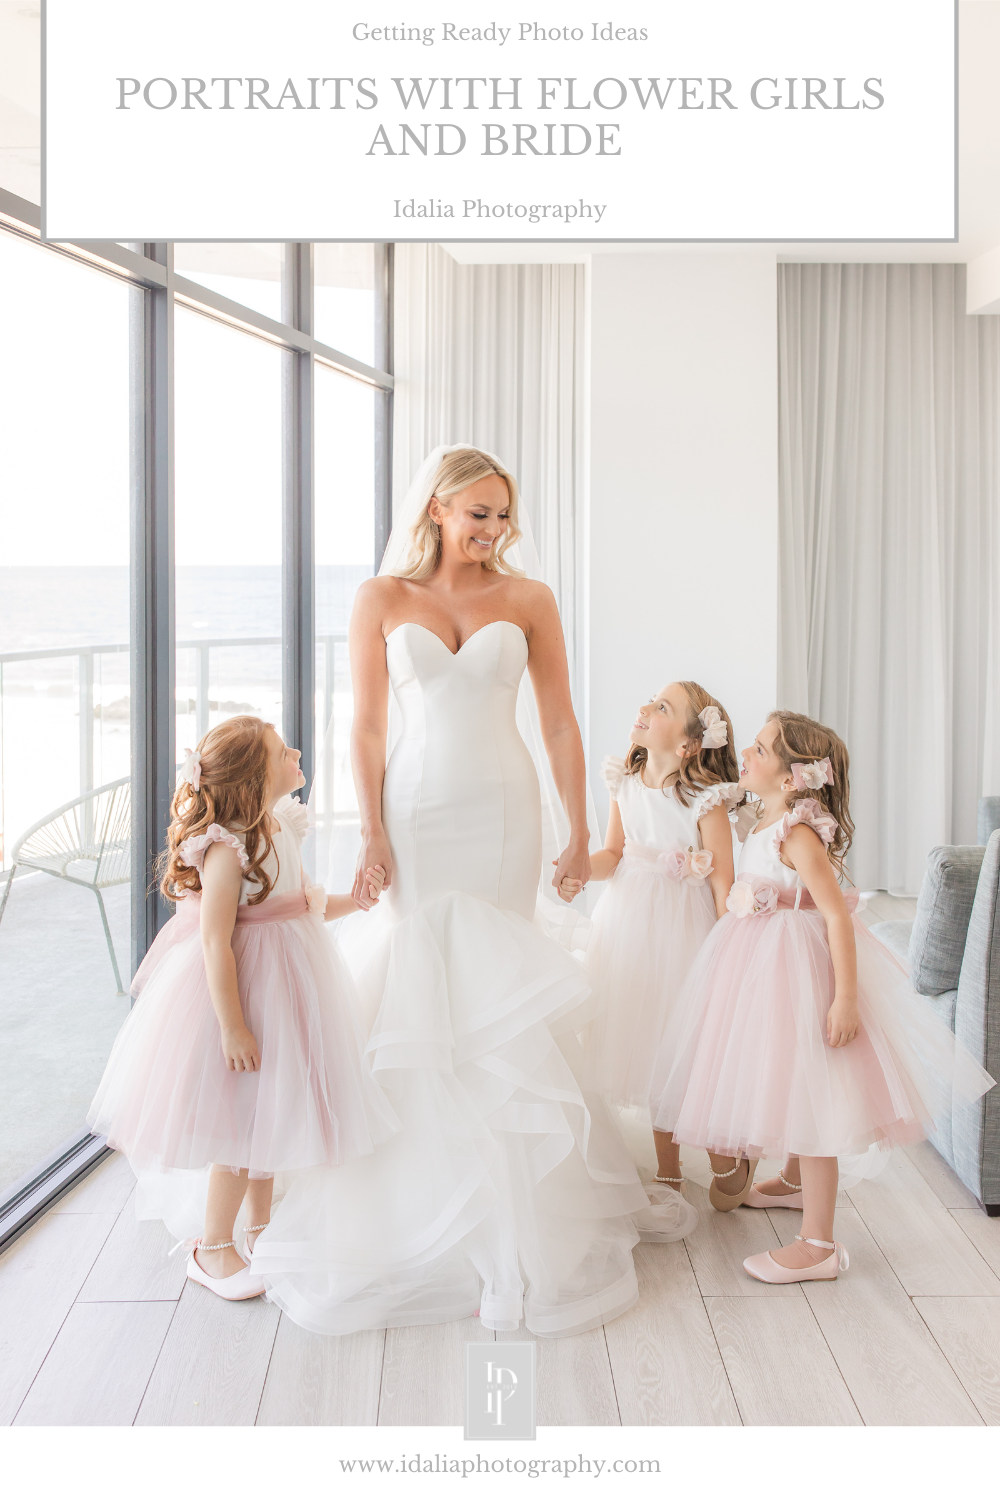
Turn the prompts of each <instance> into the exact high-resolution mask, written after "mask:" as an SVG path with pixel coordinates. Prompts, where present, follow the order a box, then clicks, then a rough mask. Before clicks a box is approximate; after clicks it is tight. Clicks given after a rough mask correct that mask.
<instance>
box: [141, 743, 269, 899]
mask: <svg viewBox="0 0 1000 1500" xmlns="http://www.w3.org/2000/svg"><path fill="white" fill-rule="evenodd" d="M273 728H274V725H273V724H267V723H265V722H264V720H263V719H258V718H256V717H255V716H254V715H252V714H236V715H234V717H233V718H231V719H224V720H223V722H222V723H221V724H217V725H216V726H215V728H214V729H210V730H209V731H208V733H207V734H206V735H204V736H203V737H202V739H201V740H200V742H199V744H198V755H199V758H200V760H201V776H200V777H199V787H198V790H197V791H195V789H194V787H193V786H192V785H191V783H190V782H188V781H183V782H181V784H180V786H179V787H178V788H177V790H176V792H175V793H174V796H173V801H172V802H171V804H170V826H169V828H168V829H167V847H166V848H165V849H164V850H163V851H162V852H161V854H160V856H159V858H158V859H157V861H156V873H157V875H158V876H159V877H160V890H161V891H162V892H163V894H164V896H165V897H166V898H167V900H168V901H178V900H180V899H182V898H183V897H184V896H186V895H187V893H188V891H193V892H198V891H200V890H201V876H200V875H199V873H198V871H197V870H196V869H195V868H194V866H193V865H187V864H185V863H184V861H183V860H182V859H181V856H180V846H181V844H183V842H184V840H185V839H189V838H193V837H194V836H195V835H197V834H199V833H204V832H205V830H206V829H207V828H209V827H210V826H211V824H213V823H219V824H221V826H222V827H223V828H228V829H236V830H237V831H238V832H239V836H240V838H241V839H242V841H243V845H244V847H245V849H246V852H247V861H248V863H247V867H246V869H245V870H244V871H243V878H244V880H249V881H250V882H251V883H252V884H254V885H259V886H260V890H259V891H255V892H254V894H253V895H252V896H251V897H250V899H249V902H248V905H250V906H257V905H259V903H260V902H261V901H266V900H267V898H268V896H269V895H270V894H271V878H270V876H269V875H268V873H267V871H266V870H265V869H264V868H263V865H264V861H265V860H266V859H267V857H268V855H269V854H270V853H271V851H272V849H273V848H274V845H273V843H272V842H271V834H270V830H269V827H268V819H267V818H266V816H265V814H266V813H267V803H268V795H269V785H270V767H269V765H268V753H267V740H266V738H265V736H266V734H267V731H268V730H269V729H273Z"/></svg>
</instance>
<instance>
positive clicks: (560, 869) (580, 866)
mask: <svg viewBox="0 0 1000 1500" xmlns="http://www.w3.org/2000/svg"><path fill="white" fill-rule="evenodd" d="M552 863H553V864H554V865H555V867H556V873H555V874H554V875H553V877H552V884H553V885H554V887H555V889H556V890H557V891H558V892H559V896H560V899H561V900H563V901H567V902H568V901H572V900H573V896H571V895H570V894H569V891H570V890H573V888H574V887H575V886H576V885H577V884H579V889H580V890H582V889H583V887H584V886H585V885H586V884H587V881H588V880H589V879H590V850H589V848H588V847H587V844H586V843H581V844H568V845H567V847H566V848H565V849H564V850H563V852H562V853H561V854H560V856H559V858H558V859H557V860H553V861H552ZM563 881H566V882H567V887H566V889H565V890H564V889H563ZM575 894H576V891H575V890H574V895H575Z"/></svg>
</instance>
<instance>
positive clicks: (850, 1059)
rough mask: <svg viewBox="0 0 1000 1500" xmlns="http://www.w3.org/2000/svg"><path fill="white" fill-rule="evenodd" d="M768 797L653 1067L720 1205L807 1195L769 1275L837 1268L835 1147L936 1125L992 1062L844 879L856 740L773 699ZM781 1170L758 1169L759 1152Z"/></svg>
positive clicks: (764, 783) (656, 1107) (765, 1276)
mask: <svg viewBox="0 0 1000 1500" xmlns="http://www.w3.org/2000/svg"><path fill="white" fill-rule="evenodd" d="M743 756H744V767H743V774H742V776H741V778H740V786H741V787H743V788H745V790H746V791H748V792H749V793H751V794H752V795H753V796H754V797H756V798H758V799H759V800H758V813H759V816H758V819H757V823H756V826H755V827H754V828H753V830H752V831H751V832H750V833H749V834H748V835H747V838H746V841H745V843H744V845H743V851H742V854H741V856H740V864H739V874H738V877H737V880H736V883H735V884H734V886H733V888H732V891H731V892H730V894H729V898H728V901H727V906H728V912H727V915H726V916H725V917H724V918H723V919H722V921H720V922H719V923H718V925H717V926H716V927H715V928H714V930H713V931H712V933H711V935H710V936H709V938H708V940H707V941H706V943H705V945H704V947H703V948H702V950H701V952H700V953H699V955H698V957H697V959H696V960H695V962H694V964H693V966H692V968H691V972H690V973H689V975H688V978H687V982H686V984H685V987H684V991H683V993H682V995H681V996H680V999H679V1001H678V1004H677V1007H676V1009H675V1012H674V1024H672V1025H671V1026H670V1027H668V1029H667V1033H666V1034H665V1036H664V1039H663V1043H662V1045H661V1048H660V1055H659V1058H658V1059H657V1064H656V1068H655V1071H654V1079H653V1084H652V1100H651V1105H650V1108H651V1111H652V1114H653V1121H654V1124H655V1126H656V1128H657V1129H660V1130H670V1131H672V1132H673V1133H674V1135H675V1137H676V1138H678V1139H680V1140H681V1141H685V1142H691V1143H692V1144H695V1145H700V1146H705V1147H707V1148H708V1150H709V1153H710V1155H711V1158H712V1169H713V1172H714V1173H715V1174H716V1175H715V1179H714V1181H713V1184H712V1190H711V1193H710V1199H711V1202H712V1204H713V1206H714V1207H715V1208H717V1209H720V1210H722V1211H726V1210H728V1209H732V1208H735V1207H737V1206H738V1205H739V1204H741V1203H744V1202H746V1203H747V1204H748V1206H751V1207H761V1208H774V1207H783V1208H797V1209H801V1210H802V1231H801V1233H800V1234H798V1235H796V1236H795V1240H794V1242H793V1243H792V1244H791V1245H788V1246H786V1247H783V1248H781V1249H777V1250H771V1251H765V1252H764V1253H763V1254H761V1255H752V1256H750V1257H748V1259H747V1260H745V1261H744V1262H743V1264H744V1267H745V1269H746V1270H747V1271H748V1272H749V1274H750V1275H751V1276H754V1277H756V1278H757V1279H758V1280H759V1281H767V1282H793V1281H812V1280H834V1279H835V1278H836V1276H837V1272H838V1270H843V1269H845V1268H846V1266H847V1264H848V1258H847V1252H846V1250H845V1249H844V1247H843V1246H842V1245H840V1244H839V1243H837V1242H836V1241H835V1240H834V1234H833V1219H834V1207H835V1203H836V1197H837V1183H838V1160H837V1159H838V1157H845V1156H858V1155H863V1154H865V1153H867V1152H868V1151H870V1150H871V1149H872V1148H873V1147H874V1148H883V1149H888V1148H889V1147H891V1146H892V1145H894V1144H897V1143H898V1144H902V1143H905V1142H909V1141H915V1140H919V1139H922V1138H923V1137H924V1135H926V1133H927V1127H928V1125H929V1124H930V1123H931V1122H932V1121H933V1120H936V1119H940V1118H941V1117H942V1116H943V1115H945V1114H947V1113H950V1111H951V1109H952V1108H953V1103H954V1100H955V1099H956V1098H957V1099H959V1100H963V1099H964V1100H971V1099H975V1098H978V1097H979V1096H980V1095H981V1094H983V1093H985V1091H986V1090H987V1089H988V1088H989V1087H991V1085H992V1082H993V1080H992V1079H991V1078H990V1076H989V1074H987V1073H985V1072H984V1071H983V1069H982V1068H980V1067H979V1065H978V1064H977V1063H976V1062H975V1061H974V1060H973V1058H972V1057H971V1056H970V1055H969V1054H968V1053H967V1052H966V1051H965V1050H964V1049H963V1048H962V1047H961V1046H959V1045H957V1044H956V1042H955V1038H954V1036H953V1034H952V1032H951V1031H950V1030H949V1028H948V1026H947V1025H946V1024H945V1023H944V1021H942V1020H941V1019H940V1017H938V1016H937V1015H935V1013H934V1012H933V1010H932V1009H931V1006H930V1005H929V1004H928V1003H927V1001H926V1000H922V999H921V998H920V997H919V996H918V995H916V994H915V993H914V992H913V991H912V990H911V989H910V987H909V985H908V983H907V980H906V976H905V974H904V972H903V970H902V969H901V968H900V967H899V965H898V964H897V963H896V962H895V960H894V959H893V958H892V956H891V955H890V954H889V952H888V950H887V949H886V948H884V947H883V946H882V944H881V943H879V942H878V940H877V939H876V938H874V937H872V935H871V933H870V932H869V931H868V929H867V928H866V927H864V926H863V925H862V924H861V923H860V922H859V921H858V919H857V917H856V916H855V915H854V912H855V908H856V906H857V900H858V897H857V893H856V892H855V891H850V892H848V891H844V890H842V889H841V885H840V877H841V874H842V872H843V861H844V856H845V854H846V853H847V851H848V849H849V847H850V843H851V836H852V834H853V831H854V825H853V823H852V822H851V817H850V812H849V810H848V795H849V787H848V758H847V748H846V746H845V745H844V743H843V741H842V740H841V739H840V738H839V737H838V736H837V735H836V734H834V733H833V731H832V730H830V729H827V728H825V727H824V726H823V725H822V724H817V723H816V722H815V720H813V719H808V718H806V717H805V716H804V715H802V714H794V713H780V712H779V713H772V714H771V715H770V717H769V718H768V721H767V723H766V724H765V725H764V728H763V729H762V730H761V732H760V733H759V734H758V736H757V738H756V739H755V740H754V742H753V744H752V745H751V746H750V747H749V748H748V749H747V750H745V751H744V752H743ZM765 1156H766V1157H768V1158H770V1159H771V1160H775V1159H780V1160H783V1161H784V1163H785V1165H784V1168H783V1170H782V1172H781V1173H780V1175H779V1176H778V1177H776V1178H774V1179H773V1180H772V1181H769V1182H765V1183H762V1184H761V1185H760V1186H759V1188H756V1187H754V1185H753V1177H754V1171H755V1168H756V1165H757V1161H758V1160H759V1159H760V1158H761V1157H765Z"/></svg>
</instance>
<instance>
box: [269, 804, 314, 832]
mask: <svg viewBox="0 0 1000 1500" xmlns="http://www.w3.org/2000/svg"><path fill="white" fill-rule="evenodd" d="M274 811H275V814H276V815H277V819H278V822H279V823H280V824H281V826H282V828H283V829H285V828H290V829H291V830H292V832H293V833H296V834H298V836H299V838H300V839H304V838H305V836H306V834H307V833H308V832H309V813H308V811H307V809H306V808H304V807H303V806H302V803H301V802H300V801H299V800H298V798H297V797H293V796H291V794H289V795H288V796H286V797H280V798H279V799H278V801H277V802H276V803H275V805H274Z"/></svg>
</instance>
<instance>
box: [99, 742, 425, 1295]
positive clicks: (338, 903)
mask: <svg viewBox="0 0 1000 1500" xmlns="http://www.w3.org/2000/svg"><path fill="white" fill-rule="evenodd" d="M303 781H304V777H303V775H302V772H301V770H300V769H299V752H298V751H297V750H293V749H291V748H290V747H289V746H288V745H285V744H284V743H283V741H282V739H281V737H280V735H279V734H278V733H277V732H276V730H275V729H274V728H273V726H272V725H270V724H265V723H264V721H263V720H262V719H258V718H253V717H250V716H238V717H235V718H232V719H227V720H225V721H224V722H223V723H222V724H219V725H217V726H216V727H215V728H214V729H211V730H209V732H208V734H206V735H205V737H204V738H203V739H202V741H201V744H200V745H199V746H198V749H197V751H196V752H190V751H189V752H188V756H187V760H186V761H185V763H184V766H183V767H182V769H181V775H180V779H179V783H178V788H177V791H176V793H175V795H174V799H173V803H172V805H171V822H170V827H169V829H168V831H167V847H166V850H165V851H164V853H163V854H162V855H161V859H160V864H161V873H162V882H161V887H160V888H161V890H162V892H163V894H164V896H165V897H166V898H167V900H168V901H173V902H176V903H177V913H176V915H175V916H174V917H173V918H172V919H171V920H170V921H169V922H167V923H166V925H165V926H164V927H163V929H162V930H161V931H160V933H159V934H158V936H157V938H156V940H155V942H154V943H153V945H152V947H151V948H150V950H149V952H148V953H147V955H146V957H145V959H144V961H143V963H142V964H141V965H140V967H139V969H138V971H137V973H136V976H135V979H134V981H133V984H132V993H133V995H136V996H138V1000H137V1003H136V1004H135V1006H134V1007H133V1009H132V1011H131V1012H130V1014H129V1016H128V1019H127V1020H126V1022H125V1024H124V1026H123V1027H122V1029H121V1031H120V1032H119V1034H118V1037H117V1039H116V1041H115V1044H114V1047H113V1049H112V1052H111V1057H110V1059H109V1061H108V1065H107V1067H106V1069H105V1071H104V1077H103V1078H102V1080H101V1084H100V1087H99V1088H98V1091H97V1094H96V1097H95V1099H94V1102H93V1104H92V1106H91V1109H90V1113H89V1115H88V1117H87V1123H88V1124H89V1126H90V1128H91V1129H92V1130H93V1131H94V1132H95V1134H99V1135H106V1136H107V1138H108V1144H109V1145H110V1146H113V1147H115V1148H116V1149H118V1150H121V1151H123V1152H124V1153H125V1155H126V1156H127V1157H128V1160H129V1163H130V1165H131V1166H132V1168H133V1170H134V1171H135V1172H136V1174H137V1176H138V1177H139V1184H140V1212H141V1214H142V1217H164V1218H166V1220H167V1222H168V1224H170V1226H171V1227H173V1228H175V1230H176V1232H179V1233H185V1232H190V1216H191V1213H192V1205H194V1211H195V1212H197V1213H198V1214H199V1215H200V1214H201V1213H203V1214H204V1219H203V1221H201V1220H200V1219H199V1220H198V1222H199V1224H200V1223H201V1222H203V1224H204V1231H203V1233H202V1234H201V1235H200V1237H199V1238H197V1239H194V1240H193V1241H192V1242H191V1244H190V1246H189V1249H190V1257H189V1259H188V1264H187V1274H188V1276H189V1277H190V1278H191V1279H192V1280H194V1281H197V1282H200V1283H201V1284H202V1285H203V1286H206V1287H208V1288H209V1289H210V1290H211V1291H213V1292H216V1293H217V1294H218V1295H219V1296H221V1297H224V1298H226V1299H227V1300H229V1301H238V1300H243V1299H245V1298H248V1297H257V1296H260V1294H261V1293H262V1292H263V1291H264V1282H263V1280H262V1279H261V1278H260V1277H259V1276H257V1275H255V1274H254V1273H253V1272H252V1270H251V1268H250V1265H249V1255H250V1252H251V1250H252V1248H253V1241H254V1237H255V1236H256V1235H257V1234H258V1233H259V1232H260V1230H261V1229H263V1228H264V1226H265V1225H266V1224H267V1222H268V1220H269V1217H270V1208H271V1193H272V1187H273V1182H274V1174H275V1173H278V1172H281V1173H285V1172H291V1171H299V1170H303V1169H306V1168H310V1167H319V1166H338V1165H340V1164H341V1163H342V1162H344V1161H347V1160H350V1159H351V1158H353V1157H357V1156H360V1155H363V1154H366V1153H369V1152H371V1151H372V1150H373V1149H374V1146H375V1144H376V1143H377V1142H378V1141H379V1140H381V1139H383V1138H384V1137H386V1136H387V1135H390V1134H392V1133H393V1131H394V1130H395V1129H396V1128H397V1126H396V1120H395V1116H394V1114H393V1112H392V1110H391V1108H390V1106H389V1104H388V1102H387V1101H386V1099H385V1097H384V1095H383V1094H382V1091H381V1089H380V1088H379V1087H378V1085H377V1084H376V1083H375V1082H374V1080H373V1079H372V1077H371V1074H370V1072H369V1071H368V1068H367V1065H366V1064H365V1062H364V1060H363V1056H362V1040H361V1036H360V1032H359V1029H358V1025H357V1022H356V1020H355V1013H354V1006H355V995H354V988H353V984H352V981H351V978H350V975H349V973H348V971H347V968H346V965H345V964H344V963H343V960H342V959H341V958H340V957H339V955H338V953H337V951H336V948H335V947H334V945H333V943H331V942H330V941H329V939H328V937H327V936H326V934H325V933H324V931H323V926H322V924H323V922H325V921H330V920H331V919H332V918H335V917H341V916H346V915H347V914H348V913H350V912H353V911H356V910H357V909H358V906H359V905H363V906H364V908H365V909H367V907H369V906H371V905H374V903H375V902H376V901H377V900H378V895H379V892H380V890H381V887H382V881H383V878H384V872H383V871H382V870H381V869H380V868H377V869H371V870H368V871H367V873H366V884H365V888H364V889H365V895H364V900H363V903H362V902H355V901H354V900H353V899H352V897H350V896H328V895H327V894H326V892H325V891H324V890H323V888H322V887H321V886H316V885H309V884H308V882H307V880H306V877H305V875H304V873H303V869H302V859H301V841H302V837H303V835H304V833H305V831H306V825H307V815H306V810H305V808H304V807H302V805H301V804H300V803H299V802H298V801H296V800H294V799H293V798H292V796H291V793H292V792H293V791H295V790H296V789H297V788H298V787H300V786H301V785H302V784H303ZM157 1201H158V1207H157V1208H156V1209H152V1210H151V1208H150V1205H151V1204H153V1203H157ZM164 1205H169V1206H167V1207H165V1206H164ZM241 1207H242V1208H243V1210H244V1213H245V1218H246V1221H247V1222H246V1226H245V1228H244V1230H243V1236H242V1244H243V1247H244V1249H245V1251H246V1258H245V1257H244V1256H243V1255H241V1254H240V1252H239V1250H238V1249H237V1246H236V1241H235V1239H234V1228H235V1224H236V1218H237V1215H238V1213H239V1212H240V1209H241ZM181 1223H184V1224H185V1225H186V1226H188V1227H186V1228H181V1227H180V1225H181Z"/></svg>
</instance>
